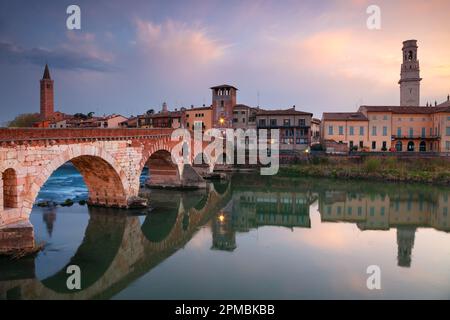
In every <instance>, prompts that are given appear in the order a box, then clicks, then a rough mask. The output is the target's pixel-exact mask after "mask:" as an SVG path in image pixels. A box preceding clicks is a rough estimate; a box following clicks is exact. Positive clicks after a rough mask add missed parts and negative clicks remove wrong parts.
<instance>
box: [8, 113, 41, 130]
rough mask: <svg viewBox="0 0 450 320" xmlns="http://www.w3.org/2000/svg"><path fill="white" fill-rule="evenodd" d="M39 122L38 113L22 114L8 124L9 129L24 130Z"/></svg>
mask: <svg viewBox="0 0 450 320" xmlns="http://www.w3.org/2000/svg"><path fill="white" fill-rule="evenodd" d="M39 120H40V115H39V113H24V114H20V115H18V116H17V117H15V118H14V120H12V121H11V122H9V123H8V127H10V128H26V127H32V126H33V123H35V122H38V121H39Z"/></svg>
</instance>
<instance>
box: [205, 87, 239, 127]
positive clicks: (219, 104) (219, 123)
mask: <svg viewBox="0 0 450 320" xmlns="http://www.w3.org/2000/svg"><path fill="white" fill-rule="evenodd" d="M211 90H212V109H213V125H214V127H215V128H231V127H232V125H233V108H234V106H235V105H236V92H237V90H238V89H237V88H235V87H233V86H229V85H226V84H224V85H221V86H217V87H212V88H211Z"/></svg>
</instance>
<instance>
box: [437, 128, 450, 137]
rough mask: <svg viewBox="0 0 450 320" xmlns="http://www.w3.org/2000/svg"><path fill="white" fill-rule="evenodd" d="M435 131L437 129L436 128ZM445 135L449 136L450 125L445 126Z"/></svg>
mask: <svg viewBox="0 0 450 320" xmlns="http://www.w3.org/2000/svg"><path fill="white" fill-rule="evenodd" d="M436 131H437V130H436ZM445 135H446V136H450V127H446V128H445Z"/></svg>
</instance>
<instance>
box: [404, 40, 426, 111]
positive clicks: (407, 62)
mask: <svg viewBox="0 0 450 320" xmlns="http://www.w3.org/2000/svg"><path fill="white" fill-rule="evenodd" d="M417 48H418V47H417V40H406V41H404V42H403V48H402V52H403V63H402V66H401V72H400V81H399V82H398V83H399V84H400V106H420V81H421V80H422V78H420V69H419V60H418V59H417Z"/></svg>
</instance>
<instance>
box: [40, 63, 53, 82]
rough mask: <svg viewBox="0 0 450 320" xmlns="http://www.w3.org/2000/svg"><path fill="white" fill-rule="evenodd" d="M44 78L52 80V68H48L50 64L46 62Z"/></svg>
mask: <svg viewBox="0 0 450 320" xmlns="http://www.w3.org/2000/svg"><path fill="white" fill-rule="evenodd" d="M42 79H47V80H51V78H50V70H49V69H48V64H45V69H44V75H43V76H42Z"/></svg>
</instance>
